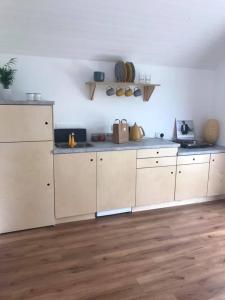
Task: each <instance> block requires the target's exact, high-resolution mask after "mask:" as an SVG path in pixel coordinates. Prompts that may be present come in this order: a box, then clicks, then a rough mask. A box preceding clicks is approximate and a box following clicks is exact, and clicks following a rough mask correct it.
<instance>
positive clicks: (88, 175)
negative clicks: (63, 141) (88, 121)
mask: <svg viewBox="0 0 225 300" xmlns="http://www.w3.org/2000/svg"><path fill="white" fill-rule="evenodd" d="M54 165H55V215H56V218H65V217H72V216H79V215H85V214H91V213H92V214H93V213H95V212H96V153H73V154H72V153H71V154H58V155H55V158H54Z"/></svg>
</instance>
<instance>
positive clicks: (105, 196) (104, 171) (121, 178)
mask: <svg viewBox="0 0 225 300" xmlns="http://www.w3.org/2000/svg"><path fill="white" fill-rule="evenodd" d="M135 179H136V151H135V150H128V151H109V152H99V153H97V211H109V210H116V209H122V208H128V207H132V206H134V205H135Z"/></svg>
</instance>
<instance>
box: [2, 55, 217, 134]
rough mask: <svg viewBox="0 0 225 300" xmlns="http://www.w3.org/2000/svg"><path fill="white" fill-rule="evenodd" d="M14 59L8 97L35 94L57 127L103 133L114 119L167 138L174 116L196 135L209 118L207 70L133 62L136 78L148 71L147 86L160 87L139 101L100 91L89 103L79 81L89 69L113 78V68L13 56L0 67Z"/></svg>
mask: <svg viewBox="0 0 225 300" xmlns="http://www.w3.org/2000/svg"><path fill="white" fill-rule="evenodd" d="M14 56H16V57H18V63H17V69H18V72H17V75H16V81H15V84H14V86H13V94H12V97H13V98H14V99H24V98H25V93H26V92H41V93H42V95H43V97H44V98H45V99H47V100H54V101H55V108H54V109H55V124H56V126H58V127H60V126H76V127H86V128H87V129H88V131H89V133H91V132H99V131H107V132H109V131H110V130H111V125H112V123H113V121H114V119H115V118H119V119H121V118H126V119H127V120H128V122H129V123H130V124H132V123H134V122H135V121H136V122H137V123H138V124H140V125H142V126H143V127H144V129H145V131H146V135H147V136H154V135H155V132H164V133H165V134H166V137H168V138H171V137H172V134H173V126H174V119H175V118H177V119H193V120H194V122H195V125H196V128H197V132H198V135H199V133H200V132H201V128H202V124H203V122H204V121H205V120H206V119H207V118H208V117H211V111H210V110H211V101H212V97H213V92H214V72H213V71H206V70H198V69H183V68H171V67H158V66H150V65H136V64H135V66H136V70H137V74H138V73H139V71H142V72H146V73H151V76H152V82H153V83H160V84H161V87H159V88H157V89H156V90H155V92H154V93H153V95H152V97H151V99H150V101H149V102H143V101H142V98H141V97H139V98H134V97H132V98H129V99H126V98H125V97H123V98H118V97H116V96H113V97H108V96H106V95H105V91H104V90H103V89H102V90H97V92H96V97H95V100H94V101H90V100H88V88H87V87H86V86H85V84H84V83H85V81H88V80H92V76H93V71H95V70H102V71H105V72H106V80H107V79H108V80H112V79H114V75H113V70H114V64H112V63H105V62H94V61H78V60H68V59H58V58H44V57H31V56H17V55H13V54H11V55H9V54H7V55H3V54H2V55H0V64H3V63H4V62H5V61H6V60H8V59H9V58H10V57H14Z"/></svg>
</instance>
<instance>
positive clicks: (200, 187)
mask: <svg viewBox="0 0 225 300" xmlns="http://www.w3.org/2000/svg"><path fill="white" fill-rule="evenodd" d="M208 173H209V164H208V163H204V164H190V165H180V166H177V177H176V193H175V200H187V199H192V198H202V197H206V195H207V185H208Z"/></svg>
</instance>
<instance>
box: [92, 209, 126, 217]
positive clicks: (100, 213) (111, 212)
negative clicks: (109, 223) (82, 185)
mask: <svg viewBox="0 0 225 300" xmlns="http://www.w3.org/2000/svg"><path fill="white" fill-rule="evenodd" d="M128 212H131V207H127V208H120V209H113V210H104V211H98V212H97V213H96V217H105V216H111V215H118V214H124V213H128Z"/></svg>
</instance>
